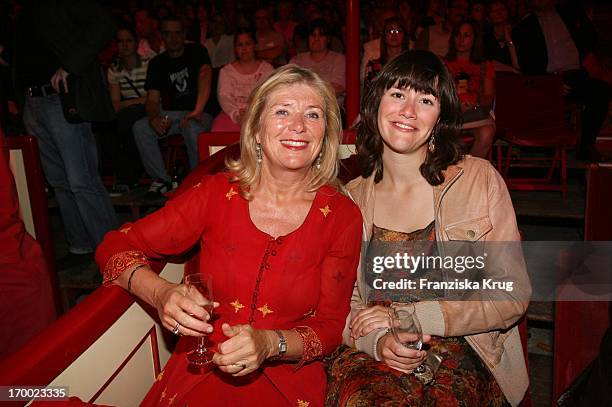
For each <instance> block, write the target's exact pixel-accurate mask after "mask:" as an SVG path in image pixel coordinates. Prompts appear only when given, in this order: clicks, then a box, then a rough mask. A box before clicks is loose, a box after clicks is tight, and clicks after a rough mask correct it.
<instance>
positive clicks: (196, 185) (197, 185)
mask: <svg viewBox="0 0 612 407" xmlns="http://www.w3.org/2000/svg"><path fill="white" fill-rule="evenodd" d="M200 185H202V183H201V182H198V183H197V184H195V185H194V186H192V187H191V188H197V187H199V186H200Z"/></svg>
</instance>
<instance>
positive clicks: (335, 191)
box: [319, 185, 359, 213]
mask: <svg viewBox="0 0 612 407" xmlns="http://www.w3.org/2000/svg"><path fill="white" fill-rule="evenodd" d="M319 193H320V194H321V195H322V196H323V197H324V199H325V201H326V203H327V205H333V206H335V207H337V208H338V210H339V211H341V212H346V211H348V212H349V213H350V212H354V213H359V208H358V207H357V205H356V204H355V202H353V200H352V199H351V198H350V197H349V196H347V194H346V193H345V191H343V190H342V189H341V188H340V187H336V186H333V185H325V186H323V187H321V189H320V190H319ZM328 209H330V210H333V209H332V208H331V206H330V207H329V208H328Z"/></svg>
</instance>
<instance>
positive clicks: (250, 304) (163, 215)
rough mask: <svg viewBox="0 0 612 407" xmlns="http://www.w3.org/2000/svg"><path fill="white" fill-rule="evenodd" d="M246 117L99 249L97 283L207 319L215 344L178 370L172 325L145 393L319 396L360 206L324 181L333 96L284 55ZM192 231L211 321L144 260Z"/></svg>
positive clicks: (334, 115)
mask: <svg viewBox="0 0 612 407" xmlns="http://www.w3.org/2000/svg"><path fill="white" fill-rule="evenodd" d="M244 120H245V122H244V124H243V127H242V134H241V156H240V158H239V159H238V160H237V161H232V162H229V163H228V164H229V165H228V167H229V172H227V173H222V174H218V175H215V176H206V177H204V178H203V179H202V180H201V182H200V183H199V184H197V185H196V186H195V187H194V188H192V189H191V190H189V191H188V192H186V193H184V194H183V195H181V196H179V197H178V198H176V199H174V200H172V201H170V203H169V204H168V205H167V206H166V207H164V208H163V209H161V210H159V211H158V212H156V213H154V214H152V215H150V216H148V217H146V218H144V219H142V220H140V221H138V222H136V223H134V224H131V225H125V226H124V227H123V228H122V229H121V230H120V231H116V232H112V233H109V234H108V235H107V236H106V239H105V240H104V242H103V243H102V245H101V246H100V248H99V249H98V252H97V260H98V263H99V264H100V268H101V270H104V282H105V284H107V285H109V284H117V285H119V286H121V287H123V288H125V289H127V290H129V291H131V292H132V293H133V294H134V295H136V296H137V297H139V298H141V299H143V300H145V301H146V302H148V303H149V304H151V305H153V306H154V307H155V308H156V309H157V312H158V314H159V317H160V319H161V321H162V322H163V324H164V326H165V327H166V328H167V329H168V330H170V331H172V332H173V333H175V334H179V335H183V336H184V337H200V336H202V335H203V334H204V333H207V334H208V340H209V343H210V344H211V348H213V349H214V350H215V351H216V353H215V354H214V356H213V357H212V364H211V367H212V369H209V370H208V371H207V372H206V373H204V374H200V375H194V374H190V373H189V372H188V362H187V360H186V357H185V354H184V353H181V351H184V350H185V346H186V343H187V342H186V341H185V340H184V339H185V338H182V339H181V341H179V344H178V347H177V349H178V351H177V353H175V355H173V357H172V358H171V359H170V361H169V362H168V364H167V366H166V368H165V370H164V372H163V375H162V376H161V378H160V379H159V380H158V381H157V382H156V383H155V385H154V387H153V388H152V389H151V391H150V392H149V394H148V395H147V397H146V398H145V400H144V402H143V405H145V406H149V405H155V406H158V405H164V406H165V405H168V404H169V403H172V404H173V405H186V404H188V405H200V404H202V403H203V402H204V401H205V404H206V405H211V406H212V405H228V406H241V405H252V404H253V402H255V403H256V404H261V405H266V406H295V405H300V403H302V405H310V406H320V405H322V404H323V401H324V397H325V387H326V386H325V382H326V377H325V371H324V367H323V364H322V362H321V361H320V360H321V358H323V357H324V356H326V355H328V354H330V353H331V352H332V351H333V350H334V349H335V348H336V346H338V345H339V344H340V342H341V337H342V335H341V334H342V329H343V326H344V321H345V318H346V315H347V314H348V311H349V302H350V296H351V291H352V288H353V283H354V280H355V270H356V267H357V263H358V257H359V247H360V240H361V216H360V212H359V209H358V208H357V207H356V206H355V204H354V203H353V202H352V201H350V200H349V199H348V198H347V197H345V196H344V195H343V194H342V193H340V191H339V190H338V189H337V187H336V183H337V181H336V175H337V172H338V156H337V153H338V147H339V144H340V139H341V134H340V129H341V127H340V116H339V111H338V105H337V103H336V98H335V95H334V91H333V89H332V88H331V86H330V85H328V84H327V83H326V82H325V81H323V80H322V79H321V78H320V77H319V76H318V75H316V74H315V73H313V72H311V71H309V70H306V69H302V68H299V67H297V66H295V65H288V66H285V67H282V68H280V69H278V70H277V71H276V72H275V73H274V74H272V76H271V77H270V78H269V79H268V80H266V81H265V82H264V83H262V84H261V85H260V86H259V87H258V88H257V89H256V90H255V91H254V92H253V95H252V98H251V102H250V104H249V106H248V109H247V111H246V113H245V119H244ZM195 245H199V246H200V248H201V251H200V266H201V270H202V272H206V273H209V274H212V276H213V286H214V293H215V298H214V300H215V301H216V302H218V305H217V307H216V309H215V312H214V314H215V319H214V321H212V322H211V321H210V320H209V318H210V315H209V314H208V313H207V312H206V311H205V309H204V307H203V306H202V305H200V304H199V303H196V302H195V301H194V299H193V298H191V297H189V296H185V293H186V287H185V285H183V284H172V283H169V282H168V281H165V280H163V279H162V278H160V277H159V276H157V274H155V273H154V272H153V271H152V270H151V268H150V267H149V261H150V260H152V259H161V258H164V257H166V256H168V255H171V254H176V253H182V252H184V251H186V250H188V249H190V248H192V247H193V246H195ZM170 400H171V401H170ZM254 400H256V401H254Z"/></svg>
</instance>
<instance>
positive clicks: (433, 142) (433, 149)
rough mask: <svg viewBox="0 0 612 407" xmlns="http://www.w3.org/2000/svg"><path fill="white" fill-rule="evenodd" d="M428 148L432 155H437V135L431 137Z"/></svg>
mask: <svg viewBox="0 0 612 407" xmlns="http://www.w3.org/2000/svg"><path fill="white" fill-rule="evenodd" d="M427 144H428V145H427V147H428V148H429V152H430V153H432V154H433V153H435V152H436V135H435V133H432V134H431V137H429V143H427Z"/></svg>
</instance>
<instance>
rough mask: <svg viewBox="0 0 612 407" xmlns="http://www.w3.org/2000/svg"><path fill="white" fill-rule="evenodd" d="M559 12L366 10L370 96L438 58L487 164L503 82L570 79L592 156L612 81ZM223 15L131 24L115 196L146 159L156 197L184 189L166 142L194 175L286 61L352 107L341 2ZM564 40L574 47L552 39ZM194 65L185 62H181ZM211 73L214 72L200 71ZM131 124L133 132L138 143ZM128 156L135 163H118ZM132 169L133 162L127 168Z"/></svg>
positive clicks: (121, 77)
mask: <svg viewBox="0 0 612 407" xmlns="http://www.w3.org/2000/svg"><path fill="white" fill-rule="evenodd" d="M556 3H557V1H556V0H531V1H529V2H521V1H518V2H512V3H508V2H506V1H505V0H492V1H487V2H483V1H476V0H475V1H472V2H469V1H468V0H449V1H448V2H439V1H430V2H425V3H423V2H419V1H417V0H401V1H393V0H389V1H384V2H376V4H374V2H372V3H369V2H366V3H365V4H363V5H362V7H363V9H362V16H363V20H362V27H364V30H362V40H363V42H362V43H363V49H362V50H361V51H362V60H361V69H360V75H361V81H362V84H363V86H364V87H367V86H368V85H369V83H370V82H371V81H372V80H373V79H374V78H375V77H376V75H377V74H378V72H379V71H380V70H381V69H382V67H383V66H384V65H385V64H386V63H387V62H388V61H390V60H392V59H393V58H395V57H396V56H397V55H399V54H401V53H402V52H404V51H406V50H410V49H424V50H429V51H432V52H433V53H434V54H436V55H438V56H439V57H441V58H443V59H444V60H445V61H446V63H447V64H448V67H449V69H450V70H451V72H452V74H453V77H454V79H455V84H456V87H457V90H458V92H459V97H460V100H461V106H462V110H463V133H467V134H471V135H472V137H473V142H472V143H471V147H470V148H469V152H470V154H472V155H474V156H477V157H488V156H489V154H490V151H491V147H492V144H493V141H494V138H495V119H494V117H495V115H494V107H495V85H494V83H495V75H496V74H499V73H502V74H503V73H505V72H514V73H520V72H521V71H522V70H523V71H524V72H525V73H529V74H534V73H535V74H539V73H546V72H560V73H561V74H562V75H563V77H564V79H566V83H567V85H568V87H569V89H570V91H569V92H568V94H567V95H566V97H567V98H568V100H569V101H572V102H577V103H578V104H581V105H584V114H585V119H588V120H583V121H582V123H583V124H584V126H583V129H582V130H583V131H582V137H581V141H582V144H581V146H580V148H579V154H580V155H582V156H588V155H589V152H592V150H593V149H592V146H593V144H594V139H595V137H596V134H597V132H598V131H599V128H600V127H601V124H602V122H603V120H604V117H605V114H606V111H607V110H606V108H607V100H608V98H609V86H608V85H607V84H606V83H604V82H602V81H601V79H607V78H601V75H598V76H599V77H595V76H591V75H589V74H588V73H587V72H588V71H585V69H590V68H591V67H592V66H593V64H592V63H589V64H587V65H585V66H583V65H582V62H583V61H593V60H594V59H593V51H594V50H595V45H594V44H595V42H594V38H595V37H594V35H595V34H594V31H593V28H592V24H591V23H590V21H589V20H588V17H587V15H586V14H585V12H584V10H582V9H580V8H578V7H576V8H574V9H570V8H569V6H557V4H556ZM337 6H338V8H337V9H338V10H342V9H343V8H342V7H339V6H340V4H337ZM221 7H222V8H221V9H219V8H214V7H208V6H207V5H206V4H204V3H194V4H190V3H188V4H187V5H184V6H183V7H174V6H173V5H172V4H171V3H164V4H163V6H162V7H160V8H159V9H157V10H150V9H140V10H137V11H136V12H135V13H134V14H133V18H132V16H130V15H128V14H122V15H121V17H122V20H123V21H125V22H126V25H125V27H124V28H122V29H121V30H119V32H118V34H117V35H118V36H117V38H116V46H117V57H116V59H115V61H114V62H113V64H112V65H111V67H110V68H109V77H108V79H109V83H110V84H111V86H110V88H111V94H112V96H113V99H114V101H115V102H114V103H115V108H116V109H117V111H118V113H119V116H118V117H119V119H118V120H117V122H118V131H117V132H115V135H116V137H114V138H113V139H112V143H111V144H112V151H113V152H115V153H114V154H113V157H112V162H113V170H114V171H115V175H116V176H117V184H116V185H115V186H114V187H113V191H112V193H113V195H118V194H121V193H122V192H123V191H126V190H128V189H129V187H131V186H134V185H135V184H136V182H137V179H135V176H136V174H138V173H139V172H141V170H142V166H141V164H140V163H141V162H142V164H144V169H145V170H146V173H147V174H148V175H149V177H150V178H151V179H152V180H153V182H152V184H151V186H150V192H151V194H150V197H155V196H159V195H160V194H163V193H165V192H167V191H170V190H172V189H174V188H175V187H176V185H175V183H174V184H173V182H172V180H171V178H170V175H169V174H168V173H167V171H166V169H165V168H164V166H163V161H162V159H161V155H160V153H159V147H158V146H157V142H156V138H163V137H165V136H168V135H169V134H174V133H182V134H183V137H185V145H186V147H187V152H188V156H189V165H190V167H193V166H194V165H195V163H196V161H195V160H196V153H197V146H196V145H195V138H196V137H197V133H198V132H200V131H239V130H240V126H241V117H242V114H243V113H244V110H245V108H246V103H247V99H248V95H249V93H250V92H251V90H252V89H253V88H254V87H255V86H256V85H257V84H258V83H260V82H261V81H262V80H265V78H266V77H267V75H268V74H269V73H270V72H271V71H272V69H273V68H274V67H278V66H281V65H283V64H285V63H287V62H290V63H293V64H297V65H299V66H303V67H307V68H310V69H312V70H314V71H315V72H317V73H318V74H320V75H321V76H322V77H323V78H324V79H326V80H327V81H329V82H330V83H331V84H332V85H333V86H334V90H335V91H336V96H337V98H338V102H339V105H340V107H341V109H342V108H343V103H344V92H345V87H346V84H345V71H346V66H345V59H344V55H343V54H342V52H343V51H344V45H343V44H344V43H345V41H344V40H345V38H344V35H345V34H344V30H343V27H344V21H343V20H342V16H341V15H340V13H339V12H337V11H335V9H334V7H333V6H332V4H331V3H327V2H323V3H319V2H311V3H309V4H308V5H307V6H302V7H300V6H297V7H296V6H294V5H292V4H291V3H290V2H287V1H282V2H279V3H278V4H277V5H276V6H273V5H271V6H269V7H259V8H249V6H248V5H246V4H239V8H238V10H236V11H237V13H235V14H233V15H230V14H228V13H226V11H228V10H227V8H230V9H231V6H229V5H227V6H221ZM223 7H225V8H223ZM169 11H170V12H173V13H174V14H173V15H178V16H180V18H176V19H175V21H174V22H173V24H174V25H175V26H176V27H174V28H173V30H174V29H176V30H175V31H180V30H182V34H183V37H182V38H178V37H180V35H178V34H179V33H178V32H176V33H174V36H175V37H176V36H178V37H177V38H174V40H172V39H171V38H170V37H169V36H170V35H171V34H172V33H171V32H168V29H167V28H165V27H164V25H165V24H167V22H168V21H167V18H161V17H162V16H166V14H169ZM249 16H252V17H253V18H252V19H250V18H249ZM166 17H167V16H166ZM273 17H274V18H273ZM160 19H161V23H160ZM131 21H133V23H134V26H135V27H136V33H137V34H138V37H137V38H133V39H134V40H136V41H137V44H133V45H132V46H130V47H129V48H130V49H133V48H134V47H136V49H133V50H132V51H131V52H133V53H134V54H133V56H131V57H129V58H130V62H128V63H123V62H121V61H122V60H124V59H125V58H126V56H125V54H126V52H128V51H127V50H126V45H125V44H124V45H121V44H120V42H121V41H124V39H123V38H122V37H126V36H131V37H134V35H135V34H134V31H133V30H132V29H131V28H130V24H131ZM179 24H180V29H178V28H179ZM128 33H131V35H129V34H128ZM558 35H563V36H565V37H564V38H565V39H564V40H563V41H556V40H553V39H554V37H556V36H558ZM169 40H170V41H174V42H175V45H173V46H174V47H175V48H176V47H179V50H178V51H177V50H172V49H168V48H167V45H168V41H169ZM537 40H540V41H541V43H540V44H538V43H537ZM181 42H184V43H185V44H190V43H194V45H186V46H185V49H186V50H187V55H188V56H186V57H183V56H182V52H183V51H182V48H183V45H182V44H179V43H181ZM196 44H200V45H201V46H202V47H203V48H205V50H204V49H200V50H199V51H197V52H196V51H191V50H195V49H197V48H196ZM164 51H165V52H166V54H165V55H166V57H164V58H166V62H164V63H156V64H152V65H151V68H152V69H153V72H152V73H151V74H149V76H148V80H147V81H144V80H143V79H144V77H145V76H146V75H145V74H144V73H145V72H147V65H148V61H149V60H150V59H151V58H153V57H155V56H156V55H157V54H160V53H163V52H164ZM194 53H197V54H198V55H199V56H196V55H195V54H194ZM203 53H207V54H208V56H207V57H205V56H204V55H203ZM533 53H538V54H537V56H536V57H535V59H537V61H540V60H542V61H543V62H542V63H539V64H536V63H534V55H533ZM548 54H550V55H548ZM173 55H176V56H174V57H173ZM178 55H181V57H180V58H179V57H178ZM136 56H138V57H139V58H141V60H142V62H139V61H138V60H137V59H136V58H137V57H136ZM159 58H162V57H161V56H160V57H159ZM175 58H177V59H175ZM183 59H184V60H185V62H184V63H183V64H181V63H179V62H180V61H181V60H183ZM537 61H536V62H537ZM190 64H193V65H190ZM178 65H181V66H180V67H179V66H178ZM203 66H208V68H203V70H202V71H199V72H196V71H197V70H198V69H199V68H200V67H203ZM121 67H122V69H121V70H120V71H117V68H121ZM183 67H188V71H189V72H191V75H188V76H186V78H189V80H187V81H182V79H180V78H182V77H181V75H180V74H178V72H179V71H180V69H182V68H183ZM179 68H180V69H179ZM159 69H161V71H158V70H159ZM167 69H170V70H171V71H172V72H170V71H168V70H167ZM209 70H210V71H209ZM173 74H174V76H173ZM164 75H165V76H168V75H170V76H169V78H170V79H164V80H163V81H162V78H164ZM177 75H178V76H177ZM176 81H179V82H176ZM162 82H163V83H162ZM117 83H119V85H120V92H119V93H117V90H116V87H115V85H116V84H117ZM183 86H186V88H185V89H183V88H182V87H183ZM585 87H586V88H587V90H584V88H585ZM151 91H153V92H151ZM363 91H365V88H364V90H363ZM151 93H152V94H151ZM117 97H119V98H120V100H119V102H117V101H116V100H117ZM132 99H133V100H132ZM117 103H119V105H118V104H117ZM132 105H134V106H132ZM117 106H119V107H117ZM144 106H147V108H146V109H145V108H144ZM128 107H129V109H127V110H125V109H126V108H128ZM211 116H212V117H211ZM139 117H140V118H141V120H140V121H138V120H137V119H138V118H139ZM183 118H184V119H183ZM587 122H588V123H587ZM132 125H133V130H134V131H133V136H130V135H129V130H130V128H131V126H132ZM135 147H136V148H135ZM119 151H122V152H124V153H125V154H123V156H124V157H126V156H129V157H130V159H129V160H126V159H125V158H122V157H119V155H120V154H118V152H119ZM136 151H138V152H139V153H140V154H139V156H137V155H136V154H135V153H136ZM127 162H129V163H131V164H129V165H125V164H126V163H127Z"/></svg>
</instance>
